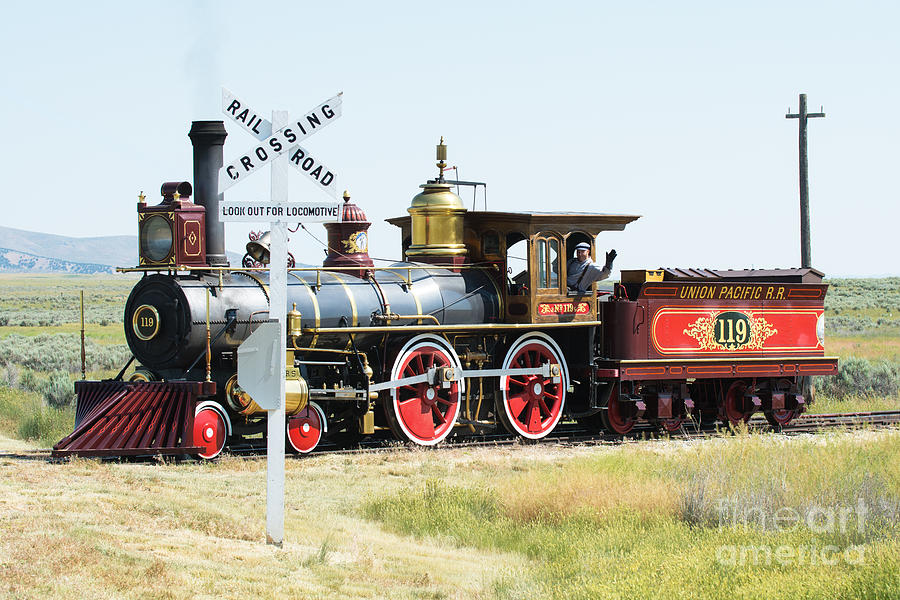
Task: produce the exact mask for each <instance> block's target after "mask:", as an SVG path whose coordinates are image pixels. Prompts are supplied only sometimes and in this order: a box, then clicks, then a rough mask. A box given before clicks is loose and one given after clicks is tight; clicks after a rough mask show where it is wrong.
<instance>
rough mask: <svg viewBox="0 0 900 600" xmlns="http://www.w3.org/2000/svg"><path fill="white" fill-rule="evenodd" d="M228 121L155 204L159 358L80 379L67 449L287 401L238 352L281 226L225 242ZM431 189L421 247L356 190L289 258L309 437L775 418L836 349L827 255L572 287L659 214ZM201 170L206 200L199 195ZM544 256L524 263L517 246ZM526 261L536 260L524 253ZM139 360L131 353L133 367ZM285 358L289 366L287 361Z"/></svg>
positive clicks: (290, 398) (150, 447) (293, 422)
mask: <svg viewBox="0 0 900 600" xmlns="http://www.w3.org/2000/svg"><path fill="white" fill-rule="evenodd" d="M226 135H227V134H226V132H225V129H224V126H223V124H222V122H220V121H196V122H194V123H193V125H192V128H191V131H190V133H189V136H190V138H191V140H192V143H193V148H194V186H192V185H191V184H190V183H188V182H172V183H166V184H163V186H162V189H161V194H162V199H161V202H160V203H159V204H157V205H150V204H148V203H147V202H146V198H144V197H143V195H142V196H141V198H140V201H139V203H138V207H137V209H138V224H139V245H140V248H139V265H138V266H137V267H134V268H129V269H122V270H124V271H139V272H141V273H142V274H143V277H142V278H141V279H140V281H138V283H137V284H136V285H135V286H134V288H133V290H132V292H131V295H130V296H129V298H128V301H127V304H126V306H125V317H124V324H125V335H126V339H127V341H128V345H129V347H130V349H131V351H132V353H133V356H134V359H135V360H137V362H138V363H139V366H138V367H137V368H136V369H135V370H134V372H133V374H132V375H131V376H130V378H129V379H128V380H125V379H124V378H123V374H124V373H125V372H126V369H124V368H123V370H122V372H121V373H120V374H119V377H117V378H116V379H114V380H107V381H82V382H77V383H76V393H77V397H78V403H77V410H76V424H75V429H74V431H73V433H72V434H71V435H69V436H67V437H66V438H65V439H63V440H61V441H60V443H58V444H57V445H56V446H55V448H54V453H55V454H56V455H57V456H66V455H72V454H80V455H127V454H194V455H197V456H199V457H201V458H205V459H211V458H214V457H216V456H217V455H218V454H219V453H221V452H222V451H223V449H225V448H226V447H228V446H229V445H230V446H232V447H237V446H238V445H242V444H249V445H253V444H256V445H262V444H263V443H264V442H263V438H264V436H265V435H266V430H267V427H266V411H264V410H263V409H262V408H261V407H260V406H259V405H258V404H257V403H256V402H255V401H254V399H253V398H252V397H251V396H250V395H249V394H248V393H247V392H246V391H244V390H243V389H242V388H241V386H240V384H239V382H238V378H237V364H238V360H239V359H238V349H239V348H240V346H241V344H242V343H243V342H244V341H245V340H246V339H247V338H248V337H249V336H250V334H251V333H252V332H253V331H254V330H255V329H256V328H257V327H259V326H260V324H262V323H264V322H267V321H269V320H272V319H274V318H276V317H277V316H278V315H272V314H269V287H268V286H269V279H268V272H267V269H266V268H265V267H264V266H263V265H264V264H265V262H266V261H267V259H268V249H267V247H266V243H265V238H263V239H260V240H256V241H253V242H251V244H248V255H247V256H246V257H245V261H244V265H243V266H242V267H240V268H235V267H231V266H230V265H229V264H228V261H227V259H226V256H225V244H224V226H223V224H222V223H221V222H219V219H218V213H219V210H220V209H219V204H220V202H221V201H222V195H221V194H220V193H219V192H218V189H217V175H218V170H219V169H220V168H221V166H222V146H223V144H224V140H225V137H226ZM445 158H446V147H445V146H443V144H441V145H439V146H438V159H439V162H438V165H437V166H438V169H439V171H438V176H437V177H436V178H435V179H432V180H429V181H427V182H426V183H425V184H423V185H422V186H420V187H421V188H422V190H421V192H420V193H419V194H418V195H416V196H415V197H414V198H413V200H412V203H411V205H410V206H409V208H408V211H407V212H408V213H409V214H408V215H406V216H401V217H396V218H392V219H388V222H389V223H391V224H393V225H395V226H397V227H399V228H400V230H401V239H402V251H403V256H404V260H403V261H400V262H396V263H393V264H390V265H387V266H375V264H374V262H373V261H372V259H371V258H370V257H369V255H368V233H367V231H368V227H369V225H370V223H369V222H368V221H367V220H366V216H365V213H364V212H363V210H362V209H361V208H360V207H359V206H357V205H356V204H354V203H352V202H351V201H350V198H349V197H348V196H347V195H346V194H345V198H344V203H343V206H342V209H341V213H342V215H341V216H342V218H341V220H340V221H338V222H334V223H327V224H325V228H326V229H327V232H328V248H327V253H328V254H327V257H326V259H325V261H324V263H323V265H322V266H321V267H303V268H292V269H290V270H289V275H288V306H289V307H291V310H290V311H289V313H288V314H287V315H286V317H287V324H288V325H287V338H286V339H285V344H286V347H287V362H286V364H285V368H284V373H283V376H284V378H285V389H286V393H285V406H286V413H287V415H288V419H287V428H286V431H285V435H286V441H287V447H288V448H289V449H291V450H293V451H295V452H298V453H307V452H310V451H312V450H313V449H314V448H316V447H317V446H318V445H319V444H320V442H321V441H322V440H323V439H326V438H327V439H330V440H332V441H335V442H338V443H351V442H352V440H357V439H359V438H360V437H361V436H367V435H378V434H379V433H382V432H386V431H390V433H391V434H392V435H393V436H395V437H396V438H397V439H399V440H403V441H405V442H410V443H412V444H417V445H422V446H431V445H435V444H438V443H440V442H442V441H443V440H445V439H447V438H448V436H458V437H463V436H466V435H473V434H482V433H485V432H492V431H498V430H505V431H508V432H510V433H512V434H514V435H517V436H521V437H523V438H527V439H532V440H535V439H541V438H543V437H545V436H547V435H548V434H550V433H552V432H553V431H554V429H555V428H556V427H557V426H558V425H559V423H560V422H562V421H564V420H565V421H573V420H574V421H578V422H579V423H581V424H582V425H584V426H586V427H589V428H591V429H593V430H596V431H600V430H606V431H609V432H613V433H615V434H621V435H624V434H628V433H629V432H630V431H631V430H632V429H633V428H634V427H635V425H636V424H638V423H649V424H652V425H656V426H658V427H659V428H662V429H663V430H666V431H670V432H674V431H677V430H679V429H680V428H681V427H682V426H683V425H684V424H685V422H686V421H688V420H692V421H694V422H695V423H699V424H700V425H704V424H712V423H715V422H717V421H719V422H725V423H739V422H741V421H746V420H748V419H749V418H750V416H751V415H753V414H754V413H756V412H762V413H763V414H764V415H765V416H766V418H767V419H768V420H769V421H770V422H771V423H772V424H773V425H774V426H776V427H778V426H783V425H785V424H786V423H788V422H789V421H790V420H791V419H793V418H794V417H795V416H797V415H798V414H800V413H802V412H803V411H804V410H805V407H806V405H807V404H808V402H809V401H810V400H811V395H810V388H809V385H808V383H809V378H810V377H811V376H813V375H829V374H834V373H835V372H836V370H837V359H836V358H833V357H826V356H825V355H824V298H825V293H826V290H827V286H826V285H824V284H823V283H822V277H823V275H822V273H821V272H819V271H817V270H815V269H777V270H768V271H761V270H728V271H716V270H705V269H653V270H632V271H622V279H621V283H619V284H617V285H616V286H615V287H614V289H613V290H612V291H602V292H601V291H600V290H599V289H598V285H597V284H593V285H592V286H591V289H590V290H588V291H586V292H584V291H582V292H578V291H570V290H569V289H567V285H566V277H565V268H566V259H567V257H571V256H572V255H573V253H574V249H575V246H576V245H578V244H580V243H587V244H589V245H590V246H591V255H592V256H593V255H594V253H595V249H594V244H595V241H596V238H597V236H598V235H599V234H601V233H604V232H609V231H621V230H623V229H624V228H625V227H626V226H627V225H628V224H629V223H631V222H633V221H634V220H636V219H637V218H639V217H638V216H635V215H619V214H596V213H572V212H493V211H487V210H484V211H474V210H472V211H469V210H466V208H465V207H464V206H463V203H462V201H461V200H460V198H459V197H458V196H457V195H456V194H455V193H454V192H453V184H454V183H456V182H450V181H447V180H445V179H444V176H443V171H444V167H445V166H446V163H445V162H444V160H443V159H445ZM194 188H196V196H195V201H192V199H191V196H192V194H194V191H195V190H194ZM517 249H521V250H522V251H523V252H524V254H525V255H526V256H525V257H524V263H525V268H524V270H522V271H521V272H520V273H514V272H513V271H514V268H515V267H517V266H518V265H519V263H516V262H515V260H514V254H515V252H516V250H517ZM515 270H518V269H515ZM126 367H127V366H126ZM274 376H282V374H281V373H276V374H275V375H274Z"/></svg>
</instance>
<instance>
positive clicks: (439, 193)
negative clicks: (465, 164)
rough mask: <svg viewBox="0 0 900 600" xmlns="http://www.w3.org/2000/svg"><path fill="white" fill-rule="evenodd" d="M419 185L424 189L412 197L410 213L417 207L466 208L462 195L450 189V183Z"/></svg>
mask: <svg viewBox="0 0 900 600" xmlns="http://www.w3.org/2000/svg"><path fill="white" fill-rule="evenodd" d="M419 187H420V188H422V189H423V191H422V192H421V193H419V194H418V195H417V196H415V197H414V198H413V199H412V204H410V206H409V212H410V213H412V212H413V210H414V209H417V208H437V209H444V210H447V209H450V210H465V206H463V201H462V200H461V199H460V197H459V196H457V195H456V194H454V193H453V192H451V191H450V188H451V187H452V186H451V185H450V184H449V183H424V184H422V185H420V186H419Z"/></svg>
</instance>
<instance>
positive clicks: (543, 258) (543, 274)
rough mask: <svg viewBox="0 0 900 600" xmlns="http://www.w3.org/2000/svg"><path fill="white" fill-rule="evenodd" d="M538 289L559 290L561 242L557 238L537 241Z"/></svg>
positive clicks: (543, 238)
mask: <svg viewBox="0 0 900 600" xmlns="http://www.w3.org/2000/svg"><path fill="white" fill-rule="evenodd" d="M536 243H537V249H536V252H535V260H536V262H537V265H536V267H537V281H538V287H539V288H543V289H556V290H558V289H559V240H558V239H556V238H555V237H539V238H537V240H536Z"/></svg>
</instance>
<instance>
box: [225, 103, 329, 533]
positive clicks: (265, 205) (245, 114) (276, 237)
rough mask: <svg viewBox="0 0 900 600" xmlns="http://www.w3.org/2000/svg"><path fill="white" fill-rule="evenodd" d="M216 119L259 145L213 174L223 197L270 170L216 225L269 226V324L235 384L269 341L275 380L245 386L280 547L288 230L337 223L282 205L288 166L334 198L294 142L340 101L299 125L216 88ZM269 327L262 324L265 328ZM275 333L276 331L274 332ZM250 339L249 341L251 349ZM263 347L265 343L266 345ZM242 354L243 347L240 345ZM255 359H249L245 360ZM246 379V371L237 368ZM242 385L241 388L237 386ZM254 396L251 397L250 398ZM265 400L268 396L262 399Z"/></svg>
mask: <svg viewBox="0 0 900 600" xmlns="http://www.w3.org/2000/svg"><path fill="white" fill-rule="evenodd" d="M222 112H224V113H225V114H226V115H228V116H229V117H230V118H231V119H232V120H233V121H234V122H235V123H237V124H238V125H240V126H241V127H243V128H244V129H245V130H246V131H248V132H249V133H250V134H251V135H253V136H254V137H255V138H256V139H257V140H259V141H260V143H259V144H257V145H256V146H255V147H254V148H251V149H250V150H248V151H247V152H244V153H243V154H242V155H241V156H240V157H239V158H238V159H236V160H235V161H233V162H231V163H229V164H228V165H226V166H225V167H224V168H223V169H222V170H221V171H220V172H219V190H220V191H224V190H226V189H228V188H230V187H231V186H233V185H235V184H236V183H239V182H241V181H244V180H245V179H246V178H247V177H248V176H249V175H251V174H252V173H254V172H255V171H257V170H259V168H260V167H263V166H265V165H268V164H270V165H272V189H271V202H222V203H220V207H221V208H220V211H221V212H220V213H219V220H220V221H250V222H259V221H268V222H269V223H271V226H270V231H271V247H270V253H271V260H270V262H269V294H270V295H269V320H270V321H271V322H272V323H271V325H272V327H266V329H267V331H263V332H259V333H260V337H259V338H255V337H254V336H255V335H256V333H254V334H253V335H251V336H250V338H247V340H245V341H244V344H248V343H250V347H248V348H247V350H246V352H245V353H242V352H241V351H240V350H238V365H239V366H238V369H239V373H238V380H239V381H242V380H241V377H242V375H241V373H240V370H241V369H240V359H241V357H242V356H246V357H247V358H246V360H248V361H250V362H251V363H255V365H254V366H256V367H257V368H258V367H259V359H260V356H259V355H260V352H253V349H254V348H257V349H258V350H260V349H264V348H265V347H266V345H267V344H269V343H270V341H271V340H273V339H274V340H275V347H274V348H273V349H272V351H271V352H261V354H262V355H265V356H267V355H269V354H271V358H268V357H267V359H266V360H271V365H270V366H269V368H268V369H265V371H267V372H268V373H270V374H274V375H273V377H274V379H275V381H274V382H272V384H271V385H266V384H264V383H262V382H259V381H253V378H252V377H251V381H252V383H251V386H253V387H257V386H258V389H259V391H260V392H262V394H261V397H260V398H255V397H254V400H255V401H256V403H257V404H258V405H259V406H260V407H264V408H265V409H266V412H267V419H266V420H267V426H266V427H267V431H266V542H267V543H269V544H273V545H276V546H281V544H282V542H283V540H284V437H285V424H286V420H285V408H284V369H285V366H286V365H285V361H286V352H285V345H286V342H287V323H286V318H287V256H288V252H287V223H288V222H291V223H298V222H303V221H325V220H332V221H337V220H339V216H338V215H340V207H339V204H338V203H304V202H288V170H287V169H288V164H291V165H293V166H294V167H295V168H297V169H299V170H300V172H301V173H303V174H304V175H306V176H307V177H308V178H310V179H311V180H312V181H313V182H314V183H315V184H316V187H318V188H319V189H321V190H322V191H324V192H325V193H327V194H329V195H331V196H333V197H336V196H337V192H336V189H337V184H336V183H335V175H334V171H333V170H332V169H330V168H328V167H326V166H325V165H324V164H323V163H322V162H321V161H320V160H319V159H317V158H315V157H313V156H312V155H311V154H310V153H309V151H308V150H306V148H303V147H302V146H300V141H301V140H304V139H306V138H308V137H309V136H311V135H312V134H314V133H316V132H318V131H319V130H320V129H322V128H323V127H325V126H326V125H328V124H329V123H331V122H332V121H334V120H336V119H338V118H339V117H340V116H341V94H338V95H337V96H333V97H332V98H329V99H328V100H326V101H325V102H323V103H321V104H319V105H318V106H317V107H315V108H314V109H312V110H311V111H309V112H307V113H304V115H303V116H302V117H300V118H298V119H294V120H292V119H290V118H289V117H288V113H287V111H273V112H272V120H271V121H268V120H266V119H263V118H262V117H260V116H259V112H257V111H255V110H253V109H252V108H250V106H249V105H247V103H246V102H243V101H242V100H240V99H239V98H237V97H236V96H235V95H234V94H232V93H231V92H229V91H228V90H226V89H225V88H222ZM266 325H269V324H266ZM276 329H277V331H276ZM251 338H253V341H252V342H251ZM267 340H268V341H267ZM241 347H242V348H243V346H241ZM254 355H256V356H255V358H251V357H252V356H254ZM244 372H245V373H246V369H244ZM245 379H246V377H245ZM242 385H243V383H242ZM251 395H253V392H251ZM262 396H268V397H265V398H264V397H262Z"/></svg>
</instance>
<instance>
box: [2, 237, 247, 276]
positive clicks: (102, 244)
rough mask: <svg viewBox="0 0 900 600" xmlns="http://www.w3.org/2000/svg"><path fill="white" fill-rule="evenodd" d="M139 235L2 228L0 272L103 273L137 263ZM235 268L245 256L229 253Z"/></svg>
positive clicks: (229, 258)
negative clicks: (81, 235)
mask: <svg viewBox="0 0 900 600" xmlns="http://www.w3.org/2000/svg"><path fill="white" fill-rule="evenodd" d="M137 249H138V241H137V236H135V235H110V236H104V237H85V238H76V237H67V236H64V235H54V234H52V233H38V232H35V231H25V230H23V229H13V228H11V227H0V272H6V273H103V272H109V271H111V270H113V269H114V267H130V266H134V265H136V264H137ZM228 260H229V261H230V262H231V264H232V265H240V264H241V256H239V255H238V254H236V253H234V252H228Z"/></svg>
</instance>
